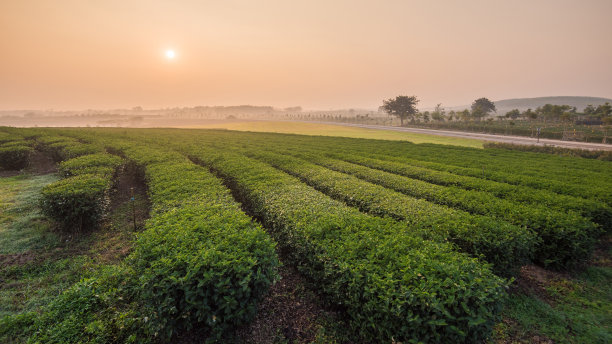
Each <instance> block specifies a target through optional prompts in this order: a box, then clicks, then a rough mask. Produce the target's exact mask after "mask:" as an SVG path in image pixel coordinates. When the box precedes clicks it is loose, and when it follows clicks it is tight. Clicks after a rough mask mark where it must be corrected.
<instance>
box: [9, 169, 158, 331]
mask: <svg viewBox="0 0 612 344" xmlns="http://www.w3.org/2000/svg"><path fill="white" fill-rule="evenodd" d="M57 178H58V177H57V176H56V175H54V174H48V175H41V176H33V175H27V174H25V175H18V176H14V177H6V178H0V195H1V196H0V210H1V212H0V319H1V318H2V317H4V316H10V315H17V314H19V313H24V312H28V311H37V310H40V309H41V307H43V306H45V305H46V304H48V303H49V302H50V301H51V300H52V299H53V298H55V297H56V296H57V295H59V294H60V293H61V292H62V291H64V290H65V289H67V288H69V287H70V286H71V285H72V284H74V283H75V282H77V281H79V280H80V279H81V278H85V277H88V276H90V275H92V274H93V273H94V272H95V271H96V270H98V269H100V268H101V267H103V266H104V265H105V264H111V263H116V262H118V261H120V260H121V259H123V258H124V257H125V256H126V255H127V253H128V252H129V250H130V248H131V245H132V242H133V240H134V237H135V233H134V230H133V224H132V216H131V215H132V205H131V204H128V203H127V202H120V203H119V204H118V205H117V206H116V207H115V208H114V209H113V212H112V213H111V214H110V216H109V221H106V223H105V224H104V225H103V226H102V228H101V229H99V230H97V231H96V232H92V233H86V234H82V235H79V236H75V237H71V236H61V235H60V234H57V233H55V232H54V231H53V223H51V222H50V221H49V220H47V219H46V218H44V217H43V216H42V215H41V214H40V213H39V210H38V195H39V193H40V189H41V188H42V187H43V186H44V185H46V184H48V183H51V182H53V181H55V180H57ZM135 203H136V207H137V209H138V211H141V210H140V209H139V208H141V207H143V208H146V207H147V204H146V200H140V199H138V198H137V200H136V202H135ZM138 222H139V223H138V227H142V222H141V221H138ZM4 340H11V339H10V338H8V339H7V338H1V337H0V342H3V341H4Z"/></svg>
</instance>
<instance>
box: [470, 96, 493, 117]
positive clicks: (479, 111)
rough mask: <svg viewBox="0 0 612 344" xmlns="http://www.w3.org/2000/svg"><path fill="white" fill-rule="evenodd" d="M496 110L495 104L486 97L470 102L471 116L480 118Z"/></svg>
mask: <svg viewBox="0 0 612 344" xmlns="http://www.w3.org/2000/svg"><path fill="white" fill-rule="evenodd" d="M495 111H497V110H496V109H495V104H494V103H493V102H492V101H490V100H489V99H487V98H478V99H476V100H474V102H473V103H472V117H474V118H477V119H480V118H482V117H486V116H487V115H488V114H489V113H491V112H495Z"/></svg>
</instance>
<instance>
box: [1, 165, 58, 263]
mask: <svg viewBox="0 0 612 344" xmlns="http://www.w3.org/2000/svg"><path fill="white" fill-rule="evenodd" d="M56 180H57V177H56V176H55V175H53V174H48V175H42V176H31V175H18V176H14V177H6V178H0V191H1V192H0V195H1V196H0V210H1V211H2V212H1V213H0V254H19V253H23V252H25V251H28V250H33V249H43V248H49V247H53V246H55V245H57V243H58V241H59V240H60V239H59V237H58V236H57V235H55V234H53V233H51V232H50V231H49V223H48V222H47V221H46V220H45V219H44V217H43V216H42V215H41V214H40V213H39V211H38V207H37V202H38V195H39V194H40V189H41V188H42V187H43V186H45V185H47V184H49V183H51V182H54V181H56Z"/></svg>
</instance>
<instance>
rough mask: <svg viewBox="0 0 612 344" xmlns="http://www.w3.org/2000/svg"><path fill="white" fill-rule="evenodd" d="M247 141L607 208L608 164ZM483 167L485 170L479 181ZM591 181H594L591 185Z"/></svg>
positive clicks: (459, 150) (344, 141) (371, 145)
mask: <svg viewBox="0 0 612 344" xmlns="http://www.w3.org/2000/svg"><path fill="white" fill-rule="evenodd" d="M250 136H251V137H249V139H250V140H256V141H257V140H261V141H262V142H263V141H266V142H269V143H271V142H276V143H281V142H282V144H283V145H287V144H289V145H291V146H293V147H299V148H301V147H309V148H311V149H315V148H316V149H318V150H319V151H323V152H324V151H334V152H337V153H348V154H358V155H362V156H368V157H374V156H376V157H380V158H382V159H383V160H394V159H395V160H397V161H401V162H403V163H407V164H410V165H414V166H420V167H425V168H430V169H435V170H440V171H447V172H451V173H454V174H459V175H467V176H472V177H477V178H483V177H484V178H486V179H491V180H496V181H499V182H504V183H509V184H516V185H524V186H529V187H533V188H537V189H546V190H549V191H554V192H555V193H559V194H565V195H571V196H574V197H580V198H588V199H593V200H599V201H605V202H607V204H608V205H612V189H611V188H610V185H612V184H610V182H612V176H611V175H610V173H609V172H608V171H609V169H610V166H611V165H610V163H609V162H603V161H592V160H591V161H586V162H585V161H583V160H584V159H575V158H560V157H553V156H551V157H550V158H554V159H553V160H552V161H549V160H550V159H547V158H548V157H547V156H545V157H542V154H535V153H524V152H509V151H508V152H504V151H498V150H496V151H493V152H491V151H490V150H482V149H472V148H466V147H455V146H442V145H433V144H419V145H415V144H412V143H410V142H398V141H382V140H366V139H351V138H337V137H334V138H330V137H317V138H313V137H308V136H298V135H273V134H263V135H258V134H256V133H250ZM483 167H485V171H484V176H483ZM592 181H598V183H593V182H592Z"/></svg>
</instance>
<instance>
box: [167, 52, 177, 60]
mask: <svg viewBox="0 0 612 344" xmlns="http://www.w3.org/2000/svg"><path fill="white" fill-rule="evenodd" d="M175 56H176V53H175V52H174V50H166V58H167V59H168V60H172V59H174V57H175Z"/></svg>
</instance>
